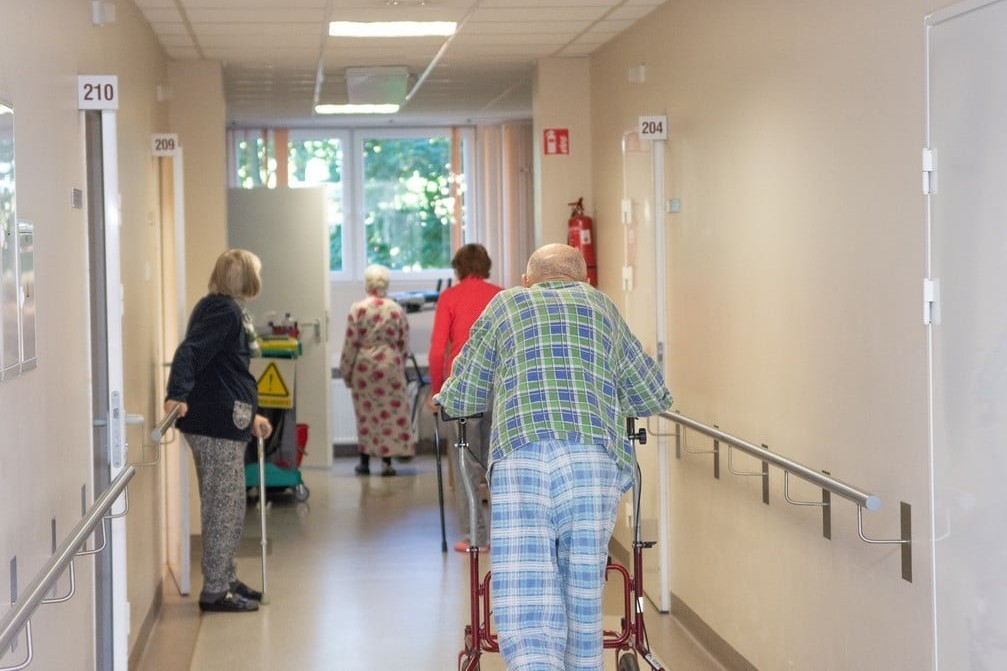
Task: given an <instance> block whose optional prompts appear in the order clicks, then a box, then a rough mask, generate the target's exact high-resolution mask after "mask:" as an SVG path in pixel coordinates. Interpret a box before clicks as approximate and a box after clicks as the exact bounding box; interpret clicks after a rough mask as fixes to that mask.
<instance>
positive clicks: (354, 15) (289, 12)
mask: <svg viewBox="0 0 1007 671" xmlns="http://www.w3.org/2000/svg"><path fill="white" fill-rule="evenodd" d="M134 2H135V3H136V4H137V6H138V7H139V8H140V10H141V11H142V12H143V14H144V16H145V17H146V19H147V21H148V22H149V23H150V25H151V26H152V27H153V29H154V32H155V33H156V34H157V36H158V38H159V40H160V41H161V44H162V45H163V46H164V48H165V50H166V51H167V53H168V55H169V57H170V58H172V59H174V60H193V59H211V60H218V61H221V62H222V63H223V72H224V91H225V96H226V98H227V119H228V122H229V123H230V124H232V125H234V126H262V125H277V126H279V125H286V126H291V127H296V126H308V125H318V124H320V123H324V124H327V125H349V124H351V123H353V124H356V123H360V122H361V121H363V122H366V120H365V119H361V118H357V119H352V120H350V119H340V118H339V117H331V116H326V117H319V116H318V115H315V114H314V113H313V109H314V104H315V102H321V103H344V102H348V100H347V90H346V77H345V74H344V71H345V69H346V68H348V67H375V66H405V67H406V68H408V71H409V76H408V81H407V90H408V91H409V93H408V100H407V102H406V104H405V105H404V106H403V107H402V109H401V110H400V111H399V113H398V114H396V115H394V117H389V116H382V117H370V118H369V119H370V122H371V123H380V124H389V123H391V124H399V125H415V124H423V123H438V124H446V123H473V122H492V121H497V120H506V119H516V118H530V117H531V89H532V74H533V72H534V67H535V63H536V61H537V60H538V59H540V58H544V57H583V56H587V55H588V54H590V53H591V52H592V51H594V50H595V49H596V48H597V47H599V46H601V45H602V44H604V43H605V42H607V41H608V40H610V39H612V38H613V37H615V36H616V35H617V34H619V33H620V32H622V31H623V30H625V29H626V28H628V27H629V26H630V25H632V24H633V23H634V22H636V21H637V20H639V19H640V18H642V17H643V16H645V15H646V14H648V13H649V12H651V11H652V10H653V9H655V8H656V7H657V6H659V5H661V4H663V3H664V2H665V0H134ZM343 20H350V21H391V20H396V21H420V20H422V21H457V22H458V23H459V30H458V32H457V33H456V34H455V35H454V36H453V37H451V38H412V39H398V40H391V39H384V40H361V39H349V38H335V37H329V36H328V24H329V22H330V21H343Z"/></svg>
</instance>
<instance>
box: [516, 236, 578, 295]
mask: <svg viewBox="0 0 1007 671" xmlns="http://www.w3.org/2000/svg"><path fill="white" fill-rule="evenodd" d="M551 281H567V282H569V281H574V282H586V281H587V263H586V262H585V261H584V255H583V254H581V253H580V250H578V249H575V248H574V247H571V246H570V245H562V244H558V243H557V244H551V245H544V246H542V247H539V248H538V249H536V250H535V252H534V253H533V254H532V255H531V258H529V259H528V268H527V269H526V270H525V286H531V285H533V284H537V283H539V282H551Z"/></svg>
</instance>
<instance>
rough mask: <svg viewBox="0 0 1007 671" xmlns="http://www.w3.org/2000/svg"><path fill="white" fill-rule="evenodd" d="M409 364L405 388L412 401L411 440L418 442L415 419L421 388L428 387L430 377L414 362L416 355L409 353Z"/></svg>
mask: <svg viewBox="0 0 1007 671" xmlns="http://www.w3.org/2000/svg"><path fill="white" fill-rule="evenodd" d="M408 356H409V362H410V363H411V364H412V365H411V366H406V387H407V389H409V390H410V399H411V401H412V406H413V407H412V418H411V421H412V427H413V439H414V440H416V441H418V440H419V425H418V422H417V419H418V418H419V416H420V414H419V411H420V397H421V396H422V394H423V388H424V387H429V386H430V375H429V374H425V373H424V372H423V369H422V368H420V364H419V362H418V361H417V360H416V355H415V354H413V353H412V352H410V353H409V355H408Z"/></svg>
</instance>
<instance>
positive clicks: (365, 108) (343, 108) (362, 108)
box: [315, 105, 399, 114]
mask: <svg viewBox="0 0 1007 671" xmlns="http://www.w3.org/2000/svg"><path fill="white" fill-rule="evenodd" d="M398 111H399V106H398V105H315V113H316V114H395V113H396V112H398Z"/></svg>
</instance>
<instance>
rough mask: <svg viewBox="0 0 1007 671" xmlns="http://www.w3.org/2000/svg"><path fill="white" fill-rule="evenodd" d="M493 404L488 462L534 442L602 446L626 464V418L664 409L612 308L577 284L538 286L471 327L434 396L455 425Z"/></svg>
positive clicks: (664, 399)
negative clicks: (446, 376)
mask: <svg viewBox="0 0 1007 671" xmlns="http://www.w3.org/2000/svg"><path fill="white" fill-rule="evenodd" d="M490 398H492V399H493V428H492V433H491V437H490V445H491V449H490V459H491V461H492V460H496V459H500V458H502V457H503V456H505V455H507V454H508V453H510V452H511V451H512V450H515V449H518V448H520V447H522V446H523V445H527V444H529V443H533V442H540V441H544V440H561V441H565V442H572V443H577V444H593V445H604V446H606V448H607V449H608V451H609V452H610V453H611V454H612V456H613V457H614V458H615V459H616V461H617V462H618V463H619V464H620V466H629V465H631V464H632V463H633V462H634V458H633V452H632V447H631V446H630V444H629V441H628V440H627V438H626V417H644V416H647V415H652V414H654V413H656V412H660V411H662V410H665V409H666V408H668V407H669V406H670V405H671V400H672V399H671V393H670V392H669V391H668V388H667V387H666V386H665V383H664V376H663V374H662V372H661V370H660V369H659V368H658V366H657V364H656V362H655V361H654V360H653V359H652V358H650V357H649V356H648V355H647V354H645V353H644V352H643V348H642V347H641V345H640V341H639V340H637V338H636V336H634V335H633V334H632V332H631V331H630V330H629V326H628V325H627V324H626V322H625V321H623V319H622V316H621V315H620V314H619V311H618V309H617V308H616V306H615V304H614V303H613V302H612V301H611V300H610V299H609V298H608V297H607V296H606V295H605V294H603V293H602V292H600V291H598V290H597V289H594V288H592V287H591V286H590V285H587V284H584V283H582V282H542V283H539V284H536V285H534V286H533V287H531V288H530V289H525V288H515V289H508V290H506V291H503V292H501V293H499V294H497V295H496V296H495V297H494V298H493V300H492V301H490V303H489V305H487V306H486V309H485V310H484V311H483V313H482V316H480V317H479V319H478V320H477V321H476V323H475V324H474V325H473V326H472V331H471V333H470V334H469V339H468V342H467V343H466V344H465V347H464V348H462V351H461V353H460V354H459V355H458V358H457V359H455V362H454V365H453V367H452V373H451V376H450V377H449V378H448V379H447V381H446V382H445V383H444V386H443V387H442V388H441V392H440V402H441V405H442V406H443V408H444V410H445V411H446V412H447V413H448V414H449V415H452V416H455V417H465V416H468V415H474V414H477V413H479V412H482V411H484V410H485V409H486V406H487V403H488V402H489V399H490Z"/></svg>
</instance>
